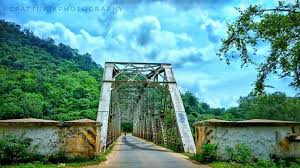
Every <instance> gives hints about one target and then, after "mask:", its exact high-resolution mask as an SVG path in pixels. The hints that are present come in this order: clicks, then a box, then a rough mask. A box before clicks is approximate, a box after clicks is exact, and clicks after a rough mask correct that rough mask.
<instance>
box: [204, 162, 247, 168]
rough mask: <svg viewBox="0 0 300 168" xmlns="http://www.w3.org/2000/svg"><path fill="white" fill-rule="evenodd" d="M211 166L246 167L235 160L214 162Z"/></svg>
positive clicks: (218, 167)
mask: <svg viewBox="0 0 300 168" xmlns="http://www.w3.org/2000/svg"><path fill="white" fill-rule="evenodd" d="M208 165H209V166H210V167H213V168H240V167H246V166H245V165H243V164H240V163H235V162H214V163H210V164H208Z"/></svg>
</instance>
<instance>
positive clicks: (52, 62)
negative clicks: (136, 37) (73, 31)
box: [0, 20, 102, 120]
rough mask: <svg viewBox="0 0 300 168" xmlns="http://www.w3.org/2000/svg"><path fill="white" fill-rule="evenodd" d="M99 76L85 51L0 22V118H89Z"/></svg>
mask: <svg viewBox="0 0 300 168" xmlns="http://www.w3.org/2000/svg"><path fill="white" fill-rule="evenodd" d="M101 78H102V68H101V67H100V66H99V65H97V64H96V63H95V62H94V61H93V60H92V59H91V57H90V55H89V54H83V55H81V54H79V53H78V51H77V50H75V49H72V48H70V47H69V46H66V45H64V44H58V45H56V44H54V41H53V40H52V39H47V40H43V39H40V38H38V37H36V36H34V35H33V33H32V32H30V31H29V30H27V29H24V30H22V29H21V27H20V26H19V25H16V24H14V23H9V22H5V21H4V20H1V21H0V119H8V118H25V117H35V118H45V119H55V120H71V119H79V118H91V119H95V118H96V111H97V110H96V109H97V106H98V100H99V98H98V97H99V88H100V81H101Z"/></svg>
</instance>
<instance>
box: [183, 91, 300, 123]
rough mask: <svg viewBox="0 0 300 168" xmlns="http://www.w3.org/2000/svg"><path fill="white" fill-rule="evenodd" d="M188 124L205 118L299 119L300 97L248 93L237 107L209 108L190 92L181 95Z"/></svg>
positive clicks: (276, 93)
mask: <svg viewBox="0 0 300 168" xmlns="http://www.w3.org/2000/svg"><path fill="white" fill-rule="evenodd" d="M182 99H183V102H184V106H185V109H186V112H187V115H188V119H189V122H190V125H192V124H193V123H194V122H195V121H199V120H206V119H213V118H216V119H224V120H244V119H255V118H259V119H271V120H290V121H300V98H299V97H288V96H286V95H285V94H284V93H281V92H275V93H272V94H263V95H259V96H254V95H252V94H249V95H248V96H246V97H241V98H240V99H239V101H238V103H239V105H238V107H231V108H229V109H224V108H211V107H210V106H209V105H208V104H206V103H201V102H200V101H199V100H198V98H197V97H195V96H194V95H193V94H192V93H190V92H186V93H185V94H183V95H182Z"/></svg>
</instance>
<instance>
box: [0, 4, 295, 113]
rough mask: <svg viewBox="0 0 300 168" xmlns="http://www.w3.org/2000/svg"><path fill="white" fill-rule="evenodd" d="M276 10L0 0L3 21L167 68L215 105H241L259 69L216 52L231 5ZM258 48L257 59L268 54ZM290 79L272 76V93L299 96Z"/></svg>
mask: <svg viewBox="0 0 300 168" xmlns="http://www.w3.org/2000/svg"><path fill="white" fill-rule="evenodd" d="M250 4H262V5H263V6H266V7H267V6H268V7H270V6H274V5H275V4H276V1H274V0H264V1H253V0H252V1H251V0H226V1H223V0H207V1H205V0H177V1H175V0H173V1H171V0H170V1H160V0H151V1H150V0H149V1H138V0H110V1H109V0H44V1H42V0H10V1H7V0H0V18H2V19H6V20H8V21H14V22H16V23H18V24H20V25H22V26H23V27H26V28H29V29H30V30H32V31H33V32H34V33H35V34H36V35H37V36H40V37H42V38H47V37H51V38H53V39H54V40H55V42H56V43H60V42H61V43H65V44H68V45H70V46H71V47H73V48H76V49H78V50H79V52H80V53H86V52H88V53H90V54H91V55H92V57H93V59H94V60H95V61H96V62H97V63H99V64H101V65H103V64H104V62H105V61H137V62H168V63H172V64H173V68H174V71H175V77H176V79H177V83H178V85H179V87H180V90H181V91H182V92H184V91H187V90H189V91H192V92H193V93H194V94H195V95H196V96H197V97H198V98H199V99H200V100H201V101H204V102H207V103H208V104H209V105H211V106H212V107H226V108H227V107H230V106H236V105H237V100H238V99H239V97H240V96H246V95H247V94H248V93H249V92H250V91H251V90H252V89H253V85H252V84H253V82H254V81H255V79H256V70H255V67H253V66H248V67H244V68H242V69H241V63H240V62H239V60H235V61H233V62H232V63H231V64H230V66H228V65H226V64H225V63H224V62H222V61H220V60H219V58H218V56H216V51H217V50H218V48H219V46H220V40H221V39H222V38H224V37H225V36H226V23H230V22H232V21H233V20H234V19H235V18H236V17H237V15H238V12H237V11H236V10H235V8H234V7H239V8H241V9H245V8H246V7H247V6H249V5H250ZM266 51H267V47H261V50H260V51H259V53H260V54H261V55H263V54H264V53H266ZM288 83H289V79H278V78H277V77H276V76H271V77H269V78H268V84H270V85H272V86H274V88H272V89H268V91H269V92H274V91H285V92H286V93H287V94H288V95H290V96H294V95H295V93H296V92H295V90H293V89H292V88H290V87H289V86H288Z"/></svg>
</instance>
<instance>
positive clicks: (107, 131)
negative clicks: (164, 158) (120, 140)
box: [97, 62, 195, 153]
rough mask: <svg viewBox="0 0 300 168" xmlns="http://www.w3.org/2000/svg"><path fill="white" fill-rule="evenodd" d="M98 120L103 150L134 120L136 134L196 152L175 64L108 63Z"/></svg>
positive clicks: (159, 142)
mask: <svg viewBox="0 0 300 168" xmlns="http://www.w3.org/2000/svg"><path fill="white" fill-rule="evenodd" d="M97 121H100V122H102V124H103V125H102V127H101V144H102V147H103V149H105V148H106V147H107V146H109V145H110V144H111V143H112V142H113V141H114V140H115V139H116V138H117V137H119V135H120V133H121V123H131V124H132V125H133V135H134V136H137V137H140V138H143V139H147V140H150V141H153V142H154V143H156V144H159V145H162V146H166V147H169V148H172V149H174V150H177V151H178V150H183V151H184V152H189V153H195V144H194V140H193V137H192V134H191V130H190V126H189V123H188V120H187V116H186V113H185V110H184V107H183V103H182V100H181V96H180V93H179V90H178V88H177V84H176V81H175V78H174V75H173V72H172V66H171V64H164V63H133V62H126V63H124V62H106V63H105V67H104V74H103V83H102V89H101V95H100V101H99V108H98V114H97Z"/></svg>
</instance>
